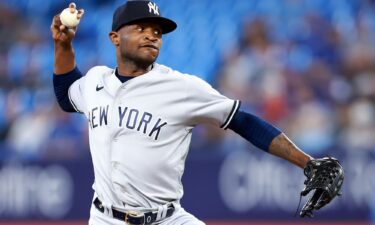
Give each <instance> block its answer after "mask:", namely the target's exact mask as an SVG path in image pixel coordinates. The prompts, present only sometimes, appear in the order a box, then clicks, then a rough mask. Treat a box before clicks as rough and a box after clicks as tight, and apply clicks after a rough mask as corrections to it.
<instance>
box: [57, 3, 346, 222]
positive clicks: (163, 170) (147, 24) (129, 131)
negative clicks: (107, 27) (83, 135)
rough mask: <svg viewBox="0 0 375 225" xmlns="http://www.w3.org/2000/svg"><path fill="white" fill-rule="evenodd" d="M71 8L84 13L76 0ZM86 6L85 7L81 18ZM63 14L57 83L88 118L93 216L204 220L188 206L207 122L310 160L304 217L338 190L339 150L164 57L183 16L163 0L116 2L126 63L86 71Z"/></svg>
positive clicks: (116, 30) (121, 57) (118, 41)
mask: <svg viewBox="0 0 375 225" xmlns="http://www.w3.org/2000/svg"><path fill="white" fill-rule="evenodd" d="M70 10H71V12H72V13H77V11H76V9H75V5H74V4H71V5H70ZM82 15H83V10H79V11H78V13H77V19H78V20H79V19H80V18H81V17H82ZM65 19H66V18H65ZM61 21H62V20H60V17H59V16H58V15H57V16H55V17H54V19H53V22H52V25H51V31H52V36H53V39H54V45H55V55H54V59H55V63H54V88H55V94H56V97H57V100H58V103H59V105H60V106H61V108H62V109H63V110H64V111H66V112H79V113H82V114H84V115H85V117H86V118H87V120H88V125H89V141H90V150H91V156H92V161H93V166H94V174H95V182H94V184H93V189H94V190H95V194H94V197H93V203H92V207H91V213H90V220H89V224H93V225H94V224H95V225H96V224H97V225H101V224H103V225H104V224H119V225H120V224H163V225H166V224H178V225H180V224H186V225H201V224H204V223H203V222H202V221H200V220H199V219H197V218H195V217H194V216H193V215H191V214H189V213H188V212H186V211H185V210H184V209H183V208H182V207H181V205H180V199H181V197H182V195H183V187H182V183H181V178H182V174H183V172H184V169H185V168H184V165H185V159H186V156H187V153H188V149H189V145H190V140H191V134H192V129H193V128H194V127H195V126H196V125H198V124H201V123H206V124H211V125H214V126H219V127H221V128H222V129H227V128H229V129H231V130H233V131H235V132H236V133H238V134H239V135H241V136H242V137H244V138H245V139H247V140H248V141H250V142H251V143H253V144H254V145H255V146H257V147H259V148H260V149H262V150H264V151H266V152H268V153H270V154H273V155H276V156H278V157H281V158H283V159H285V160H287V161H289V162H291V163H293V164H295V165H297V166H299V167H301V168H304V172H305V174H306V176H307V181H306V188H305V190H304V192H303V194H304V195H305V194H307V193H308V192H310V191H311V190H313V191H314V195H313V197H311V198H310V200H309V201H308V202H307V203H306V204H305V206H304V207H303V209H302V211H301V216H305V215H307V216H311V215H312V211H313V209H319V208H320V207H322V206H324V205H325V204H327V203H328V202H329V201H330V200H331V199H332V198H333V197H335V195H337V193H338V192H339V190H340V187H341V184H342V177H343V173H342V168H341V166H340V165H339V163H338V161H337V160H336V159H333V158H323V159H318V160H315V159H313V158H312V157H311V156H309V155H307V154H305V153H304V152H302V151H301V150H300V149H298V148H297V147H296V146H295V145H294V144H293V143H292V142H291V141H290V140H289V139H288V138H287V137H286V136H285V134H284V133H282V132H281V131H280V130H278V129H277V128H275V127H274V126H272V125H271V124H269V123H268V122H266V121H264V120H262V119H261V118H259V117H257V116H255V115H251V114H249V113H246V112H243V111H241V110H240V101H238V100H231V99H229V98H227V97H225V96H223V95H221V94H220V93H219V92H217V91H216V90H215V89H213V88H212V87H211V86H210V85H209V84H207V83H206V82H204V81H203V80H201V79H199V78H197V77H196V76H193V75H188V74H182V73H180V72H178V71H175V70H173V69H171V68H169V67H167V66H164V65H160V64H157V63H155V61H156V59H157V57H158V55H159V50H160V48H161V46H162V36H163V35H164V34H167V33H169V32H172V31H173V30H175V29H176V27H177V25H176V23H175V22H173V21H172V20H170V19H167V18H165V17H162V15H161V12H160V9H159V7H158V6H157V5H156V4H155V3H154V2H151V1H141V0H138V1H128V2H126V3H125V4H124V5H121V6H120V7H118V8H117V9H116V11H115V12H114V15H113V22H112V31H111V32H110V33H109V38H110V40H111V42H112V44H113V45H114V46H115V48H116V60H117V67H116V68H108V67H106V66H95V67H93V68H91V69H90V70H89V71H88V72H87V73H86V75H85V76H83V75H82V74H81V72H80V71H79V70H78V67H77V65H76V62H75V57H74V50H73V46H72V40H73V38H74V36H75V32H76V27H72V28H68V27H67V24H65V25H64V24H62V23H61ZM64 21H65V20H64ZM70 21H71V20H70ZM73 22H74V21H73ZM73 24H74V23H73ZM75 24H77V23H75ZM333 169H335V170H334V171H333ZM336 170H338V172H337V173H336V172H335V171H336ZM327 171H328V173H330V172H332V174H333V173H335V174H334V175H333V176H332V177H333V178H331V177H327V179H326V181H325V182H320V183H319V182H318V183H317V182H316V179H315V177H316V175H321V174H323V175H324V174H326V173H327ZM332 180H333V181H332ZM331 181H332V182H331ZM309 182H310V183H311V182H312V185H307V184H308V183H309Z"/></svg>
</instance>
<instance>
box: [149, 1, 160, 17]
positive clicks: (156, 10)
mask: <svg viewBox="0 0 375 225" xmlns="http://www.w3.org/2000/svg"><path fill="white" fill-rule="evenodd" d="M148 11H149V12H150V13H151V11H153V13H154V14H155V15H159V7H158V6H157V5H156V3H153V2H149V3H148Z"/></svg>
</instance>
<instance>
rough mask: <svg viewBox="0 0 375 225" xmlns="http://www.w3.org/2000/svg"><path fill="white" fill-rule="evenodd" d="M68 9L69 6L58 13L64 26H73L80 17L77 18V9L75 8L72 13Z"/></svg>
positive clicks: (77, 22)
mask: <svg viewBox="0 0 375 225" xmlns="http://www.w3.org/2000/svg"><path fill="white" fill-rule="evenodd" d="M70 10H71V9H70V8H66V9H64V10H63V11H62V12H61V13H60V20H61V23H62V24H63V25H64V26H66V27H68V28H73V27H76V26H77V25H78V24H79V21H80V19H78V18H77V14H78V10H75V11H74V13H72V12H71V11H70Z"/></svg>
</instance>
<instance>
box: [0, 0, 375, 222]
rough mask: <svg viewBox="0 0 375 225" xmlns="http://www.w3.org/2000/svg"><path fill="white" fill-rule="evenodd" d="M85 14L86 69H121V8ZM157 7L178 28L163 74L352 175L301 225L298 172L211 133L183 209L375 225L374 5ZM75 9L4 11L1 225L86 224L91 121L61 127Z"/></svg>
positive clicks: (260, 2)
mask: <svg viewBox="0 0 375 225" xmlns="http://www.w3.org/2000/svg"><path fill="white" fill-rule="evenodd" d="M75 2H76V4H77V6H78V8H84V9H85V15H84V17H83V20H82V21H81V24H80V26H79V29H78V34H77V37H76V40H75V41H74V46H75V49H76V57H77V62H78V65H79V68H80V69H81V71H83V72H86V71H87V70H88V69H89V68H90V67H92V66H94V65H98V64H105V65H109V66H112V67H113V66H115V57H114V48H113V47H112V46H111V44H110V42H109V39H108V32H109V30H110V25H111V19H112V13H113V11H114V9H115V8H116V7H117V6H118V5H120V4H121V3H122V2H123V0H121V1H120V0H116V1H110V0H90V1H88V0H86V1H85V0H76V1H75ZM156 2H157V3H158V4H159V6H160V8H161V10H162V13H163V14H164V15H166V16H169V17H171V18H173V19H174V20H176V21H177V23H178V29H177V30H176V31H175V32H173V33H171V34H168V35H166V36H165V37H163V39H164V46H163V49H162V52H161V55H160V57H159V59H158V62H159V63H163V64H166V65H168V66H171V67H173V68H175V69H178V70H180V71H182V72H186V73H191V74H196V75H198V76H200V77H202V78H203V79H205V80H206V81H208V82H210V83H211V84H212V85H213V86H214V87H215V88H217V89H218V90H220V91H221V92H222V93H223V94H225V95H227V96H228V97H231V98H235V99H241V100H242V105H243V107H244V108H246V109H247V110H248V111H250V112H253V113H255V114H257V115H259V116H262V117H263V118H265V119H267V120H268V121H270V122H272V123H273V124H275V125H277V126H278V127H280V128H281V129H282V130H283V131H285V133H287V134H288V135H289V136H290V137H291V139H292V140H294V141H295V142H296V143H297V144H298V145H299V146H300V147H301V148H302V149H304V150H305V151H306V152H308V153H310V154H312V155H313V156H316V157H322V156H325V155H334V156H336V157H337V158H339V159H340V160H341V161H342V162H343V165H344V168H345V169H346V180H345V183H344V187H343V196H342V197H341V198H338V199H336V200H335V201H334V202H333V204H331V205H329V206H328V207H326V208H324V209H323V210H321V211H319V212H318V213H317V217H316V218H315V219H313V220H301V219H298V218H295V217H294V212H295V210H296V208H297V205H298V200H299V196H298V194H299V191H300V190H301V189H302V186H303V184H302V181H303V178H304V177H303V175H302V172H301V170H300V169H298V168H296V167H294V166H292V165H290V164H288V163H285V162H283V161H282V160H280V159H277V158H275V157H272V156H270V155H268V154H264V153H262V152H261V151H259V150H258V149H256V148H254V147H253V146H252V145H250V144H248V143H247V142H246V141H244V140H243V139H242V138H240V137H237V136H236V135H235V134H234V133H233V132H231V131H226V132H222V131H220V130H218V129H214V128H212V127H205V126H201V127H197V128H196V129H195V132H194V137H193V143H192V149H191V151H190V155H189V157H188V160H187V163H186V172H185V175H184V179H183V182H184V185H185V196H184V198H183V205H184V207H185V208H186V209H187V210H189V211H190V212H192V213H193V214H195V215H196V216H198V217H199V218H202V219H203V220H205V221H206V222H207V224H213V225H215V224H217V225H223V224H303V223H305V222H306V221H309V223H310V224H311V223H318V224H371V223H372V221H375V194H374V193H375V175H374V173H375V161H374V158H375V102H374V98H375V3H374V1H371V0H367V1H366V0H310V1H308V0H232V1H228V0H215V1H209V0H189V1H188V0H180V1H174V0H163V1H162V0H157V1H156ZM69 3H70V1H65V0H59V1H54V0H32V1H31V0H2V1H0V108H1V109H2V110H0V224H67V223H68V224H85V223H86V224H87V219H88V213H89V207H90V203H91V198H92V194H93V193H92V190H91V184H92V182H93V174H92V165H91V159H90V154H89V149H88V140H87V125H86V121H85V119H84V118H83V117H82V116H81V115H72V114H66V113H63V112H62V111H61V110H60V109H59V108H58V106H57V105H56V102H55V97H54V94H53V89H52V67H53V43H52V39H51V37H50V30H49V27H50V23H51V20H52V17H53V15H55V14H57V13H59V12H60V11H61V10H62V9H63V8H65V7H67V5H68V4H69ZM304 201H306V199H305V200H304ZM304 201H303V202H304ZM41 221H46V222H41ZM55 221H58V222H56V223H55ZM223 221H224V222H223ZM344 221H347V222H344Z"/></svg>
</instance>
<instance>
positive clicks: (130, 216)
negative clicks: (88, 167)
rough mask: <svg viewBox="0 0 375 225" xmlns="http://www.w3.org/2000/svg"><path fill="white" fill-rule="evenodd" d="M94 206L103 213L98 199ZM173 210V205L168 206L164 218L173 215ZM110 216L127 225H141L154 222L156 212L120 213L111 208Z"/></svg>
mask: <svg viewBox="0 0 375 225" xmlns="http://www.w3.org/2000/svg"><path fill="white" fill-rule="evenodd" d="M94 205H95V207H96V208H97V209H98V210H99V211H100V212H102V213H104V207H103V204H102V202H101V201H100V200H99V199H98V198H95V200H94ZM174 210H175V208H174V206H173V204H170V206H168V209H167V215H166V216H165V218H166V217H170V216H171V215H172V214H173V212H174ZM112 215H113V218H116V219H118V220H121V221H124V222H126V223H128V224H132V225H143V224H151V223H153V222H155V221H156V217H157V215H158V212H157V211H154V212H146V213H137V212H121V211H118V210H116V209H114V208H112Z"/></svg>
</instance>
